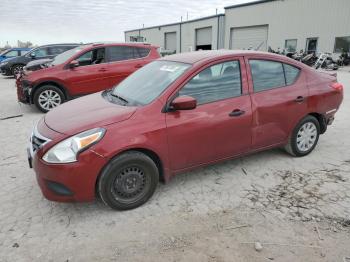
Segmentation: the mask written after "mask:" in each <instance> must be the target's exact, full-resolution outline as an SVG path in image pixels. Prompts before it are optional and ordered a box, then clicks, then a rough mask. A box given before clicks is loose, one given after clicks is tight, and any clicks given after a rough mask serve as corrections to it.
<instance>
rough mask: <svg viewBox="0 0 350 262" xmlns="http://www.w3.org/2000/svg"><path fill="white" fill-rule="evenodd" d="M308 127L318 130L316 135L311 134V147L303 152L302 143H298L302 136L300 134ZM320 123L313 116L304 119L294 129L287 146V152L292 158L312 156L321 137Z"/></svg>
mask: <svg viewBox="0 0 350 262" xmlns="http://www.w3.org/2000/svg"><path fill="white" fill-rule="evenodd" d="M305 125H306V126H308V125H309V126H311V127H312V128H316V131H315V132H314V133H310V140H309V141H311V140H312V141H313V143H312V144H310V145H311V146H310V145H309V147H306V146H305V148H304V149H305V150H301V147H302V145H301V144H302V143H301V142H300V141H299V142H298V138H301V139H302V137H301V135H300V133H299V131H300V132H302V128H303V127H304V128H305ZM320 130H321V129H320V123H319V122H318V120H317V119H316V118H315V117H313V116H310V115H308V116H306V117H305V118H303V119H302V120H301V121H300V122H299V123H298V124H297V126H296V127H295V128H294V130H293V132H292V134H291V135H290V137H289V139H288V144H287V145H286V146H285V150H286V151H287V152H288V153H289V154H291V155H292V156H296V157H303V156H306V155H308V154H310V153H311V152H312V151H313V150H314V149H315V147H316V145H317V142H318V139H319V137H320Z"/></svg>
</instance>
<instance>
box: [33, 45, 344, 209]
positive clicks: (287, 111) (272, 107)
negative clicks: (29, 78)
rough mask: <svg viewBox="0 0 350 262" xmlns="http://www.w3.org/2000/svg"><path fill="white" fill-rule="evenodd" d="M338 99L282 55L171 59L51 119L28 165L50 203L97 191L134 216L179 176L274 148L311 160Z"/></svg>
mask: <svg viewBox="0 0 350 262" xmlns="http://www.w3.org/2000/svg"><path fill="white" fill-rule="evenodd" d="M342 99H343V86H342V85H341V84H339V83H337V80H336V77H335V76H332V75H328V74H326V73H322V72H319V71H316V70H314V69H312V68H309V67H307V66H305V65H303V64H301V63H299V62H296V61H294V60H291V59H289V58H287V57H282V56H279V55H274V54H269V53H262V52H253V51H200V52H193V53H185V54H178V55H172V56H167V57H165V58H162V59H159V60H157V61H154V62H152V63H150V64H148V65H147V66H145V67H143V68H142V69H140V70H138V71H136V72H135V73H134V74H132V75H131V76H130V77H128V78H126V79H125V80H124V81H123V82H121V83H120V84H119V85H118V86H117V88H114V89H113V90H108V91H104V92H100V93H96V94H93V95H89V96H86V97H83V98H79V99H76V100H73V101H71V102H68V103H66V104H63V105H61V106H59V107H57V108H55V109H53V110H52V111H50V112H49V113H48V114H46V115H45V116H44V117H43V118H42V119H41V120H40V121H39V123H38V124H37V125H36V126H35V128H34V129H33V134H32V136H31V140H30V141H31V143H30V147H29V150H28V156H29V164H30V165H33V167H34V170H35V172H36V175H37V180H38V183H39V185H40V187H41V190H42V192H43V194H44V196H45V197H46V198H47V199H50V200H54V201H91V200H93V199H94V197H95V192H97V193H98V194H99V195H100V197H101V198H102V200H103V201H104V202H105V203H106V204H107V205H109V206H110V207H112V208H115V209H131V208H135V207H138V206H140V205H142V204H143V203H145V202H146V201H147V200H148V199H149V198H150V197H151V196H152V194H153V192H154V191H155V188H156V186H157V183H158V181H159V180H162V181H169V180H170V178H171V177H173V176H174V175H175V174H177V173H179V172H184V171H186V170H189V169H193V168H196V167H199V166H203V165H207V164H212V163H215V162H218V161H221V160H225V159H229V158H233V157H238V156H242V155H245V154H248V153H252V152H256V151H260V150H265V149H268V148H274V147H285V149H286V150H287V151H288V152H289V153H290V154H291V155H293V156H297V157H301V156H305V155H307V154H309V153H310V152H311V151H312V150H313V149H314V148H315V146H316V144H317V142H318V138H319V135H320V134H323V133H324V132H325V131H326V129H327V125H330V124H331V123H332V122H333V119H334V115H335V113H336V112H337V111H338V109H339V106H340V104H341V102H342Z"/></svg>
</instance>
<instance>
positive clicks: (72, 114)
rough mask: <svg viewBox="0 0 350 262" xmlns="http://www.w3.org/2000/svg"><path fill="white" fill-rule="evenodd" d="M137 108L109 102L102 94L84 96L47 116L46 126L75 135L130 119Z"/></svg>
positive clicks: (57, 108)
mask: <svg viewBox="0 0 350 262" xmlns="http://www.w3.org/2000/svg"><path fill="white" fill-rule="evenodd" d="M136 110H137V107H130V106H122V105H117V104H114V103H111V102H109V101H108V100H106V99H105V98H104V97H103V96H102V93H101V92H100V93H95V94H92V95H88V96H84V97H81V98H78V99H75V100H72V101H70V102H67V103H64V104H62V105H60V106H58V107H56V108H54V109H53V110H51V111H50V112H48V113H47V114H46V115H45V123H46V125H47V126H48V127H49V128H50V129H52V130H54V131H56V132H59V133H62V134H66V135H74V134H77V133H80V132H83V131H85V130H88V129H92V128H96V127H103V126H106V125H110V124H114V123H118V122H121V121H125V120H127V119H129V118H130V117H131V116H132V115H133V114H134V113H135V111H136Z"/></svg>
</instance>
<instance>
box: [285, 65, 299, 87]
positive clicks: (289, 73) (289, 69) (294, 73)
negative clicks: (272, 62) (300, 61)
mask: <svg viewBox="0 0 350 262" xmlns="http://www.w3.org/2000/svg"><path fill="white" fill-rule="evenodd" d="M283 67H284V73H285V75H286V84H287V85H292V84H293V83H294V82H295V81H296V80H297V79H298V76H299V74H300V69H299V68H296V67H295V66H291V65H288V64H283Z"/></svg>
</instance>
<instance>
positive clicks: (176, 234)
mask: <svg viewBox="0 0 350 262" xmlns="http://www.w3.org/2000/svg"><path fill="white" fill-rule="evenodd" d="M338 78H339V81H340V82H342V83H343V84H345V89H347V88H348V87H350V73H349V69H342V70H341V71H339V72H338ZM345 93H346V94H345V100H344V103H343V105H342V108H341V110H340V111H339V112H338V114H337V115H336V120H335V122H334V124H333V126H331V127H330V128H329V130H328V131H327V133H326V134H325V135H323V136H321V138H320V141H319V145H318V146H317V148H316V149H315V151H314V152H313V153H312V154H311V155H309V156H307V157H305V158H293V157H290V156H289V155H287V154H286V153H284V152H283V151H282V150H279V149H275V150H270V151H266V152H261V153H257V154H254V155H251V156H248V157H244V158H241V159H236V160H232V161H227V162H224V163H221V164H217V165H213V166H210V167H206V168H202V169H199V170H196V171H193V172H189V173H186V174H182V175H179V176H177V177H176V178H174V179H173V180H172V181H171V182H170V183H169V184H167V185H160V186H159V187H158V189H157V191H156V193H155V195H154V197H153V198H152V199H151V200H150V201H149V202H148V203H146V204H145V205H144V206H142V207H140V208H138V209H135V210H131V211H125V212H116V211H112V210H111V209H109V208H108V207H105V206H104V205H103V204H102V203H101V202H100V201H98V200H96V201H95V202H94V203H88V204H81V203H76V204H63V203H55V202H49V201H47V200H46V199H44V198H43V196H42V195H41V192H40V190H39V187H38V186H37V183H36V180H35V176H34V172H33V171H32V170H30V169H29V168H28V164H27V160H26V151H25V148H26V143H27V140H28V135H29V131H30V129H31V127H32V125H33V123H34V122H35V121H37V120H38V119H39V118H40V117H41V116H42V114H41V113H39V112H38V111H37V110H36V109H35V108H34V107H30V106H25V105H19V104H18V103H17V102H16V90H15V88H14V79H12V78H5V77H0V119H3V118H6V117H10V116H16V115H17V116H18V115H22V116H18V117H16V118H10V119H5V120H0V133H1V134H2V136H1V137H0V147H1V150H0V185H1V189H2V190H1V191H0V261H1V262H3V261H62V262H65V261H350V248H349V247H350V152H349V151H350V149H349V148H350V147H349V146H350V136H349V129H350V97H349V95H348V94H347V92H345ZM257 241H258V242H260V243H261V244H262V250H261V251H260V252H258V251H256V250H255V249H254V243H255V242H257ZM346 257H349V260H347V259H346Z"/></svg>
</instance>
